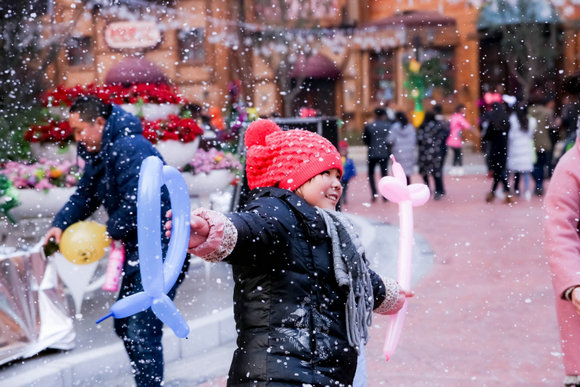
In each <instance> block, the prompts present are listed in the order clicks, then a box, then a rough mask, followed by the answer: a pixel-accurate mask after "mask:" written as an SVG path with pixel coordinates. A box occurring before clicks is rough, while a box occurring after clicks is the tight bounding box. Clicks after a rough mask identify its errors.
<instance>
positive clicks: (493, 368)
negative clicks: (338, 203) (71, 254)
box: [0, 148, 563, 387]
mask: <svg viewBox="0 0 580 387" xmlns="http://www.w3.org/2000/svg"><path fill="white" fill-rule="evenodd" d="M353 156H356V162H357V167H358V172H359V176H358V177H357V178H356V180H355V181H354V182H353V183H352V186H351V189H350V191H349V195H350V197H349V204H348V205H347V206H346V208H345V212H347V213H349V214H355V215H356V216H359V217H362V218H355V219H359V220H360V224H362V225H364V226H365V227H366V228H365V229H364V230H365V231H364V232H363V239H364V240H366V242H367V244H368V243H369V241H370V242H372V243H370V246H369V248H370V249H371V252H370V253H371V254H370V255H371V259H372V260H373V264H374V265H379V271H381V272H383V273H387V274H392V273H394V261H393V259H392V257H393V256H394V255H395V254H394V249H395V245H396V227H395V226H393V225H396V224H398V214H397V207H396V205H395V204H392V203H383V202H382V201H380V200H379V201H377V202H376V203H370V200H369V199H370V194H369V190H368V183H367V182H366V170H365V168H364V158H363V157H364V152H363V150H361V149H360V148H359V149H355V150H353ZM465 170H466V173H467V174H466V176H463V177H457V178H455V177H450V176H446V179H445V182H446V189H447V196H446V197H445V198H444V199H443V200H441V201H430V202H429V203H427V204H426V205H425V206H424V207H421V208H418V209H416V210H415V235H416V237H417V241H418V246H417V247H416V248H415V251H414V252H415V255H414V259H415V262H414V263H415V272H414V290H415V292H416V297H415V298H414V299H412V301H411V303H410V306H409V314H408V317H407V320H406V323H405V327H404V330H403V335H402V337H401V342H400V345H399V348H398V349H397V352H396V353H395V355H394V357H393V359H392V360H390V361H389V362H388V363H387V362H385V361H384V359H383V357H382V354H381V349H382V342H383V339H384V332H385V326H386V319H385V318H381V317H377V318H375V320H374V326H373V328H372V331H371V334H372V339H371V342H370V344H369V345H368V349H367V353H368V359H367V362H368V368H369V372H368V374H369V383H368V385H369V386H381V385H389V386H426V385H429V386H465V385H473V386H524V385H525V386H558V385H562V383H561V381H562V378H563V367H562V365H561V359H560V348H559V345H558V335H557V324H556V318H555V312H554V305H553V294H552V288H551V284H550V275H549V270H548V266H547V263H546V260H545V258H544V256H543V251H542V240H543V233H542V225H541V221H542V211H541V205H542V202H541V199H540V198H536V197H534V198H532V200H531V201H530V202H525V201H520V202H518V203H516V204H513V205H511V206H508V205H505V204H503V203H502V202H500V201H499V200H497V201H496V202H495V203H491V204H487V203H485V202H484V195H485V193H486V192H487V191H488V190H489V187H490V185H491V181H490V180H489V179H487V177H486V176H485V168H484V167H483V163H482V160H481V156H480V155H477V154H471V153H468V154H467V155H466V165H465ZM413 179H414V182H419V178H418V176H414V177H413ZM381 252H384V254H381ZM382 255H384V256H387V257H390V258H388V259H384V260H382V259H381V258H379V257H381V256H382ZM221 270H223V271H221ZM191 274H192V281H191V283H190V285H187V286H189V287H188V288H183V289H182V290H181V292H180V295H179V296H178V300H177V301H178V305H179V306H180V308H185V311H186V313H192V314H191V315H189V316H188V318H193V319H194V323H195V324H196V326H194V327H192V329H193V331H194V332H195V334H194V335H192V336H193V337H192V338H190V340H189V341H188V343H185V344H184V343H183V341H182V342H177V341H175V340H174V339H173V338H172V337H171V335H170V334H168V335H166V336H167V337H166V339H167V340H168V341H167V342H166V345H165V348H166V358H167V361H168V364H167V367H166V368H167V371H166V374H167V378H166V379H167V383H166V385H168V386H171V387H176V386H196V385H199V386H225V380H226V376H225V375H226V374H227V368H228V366H229V361H230V359H231V353H232V351H233V342H232V340H231V339H232V338H233V332H232V331H231V315H230V314H228V313H229V312H228V308H229V306H228V304H227V299H231V288H229V287H228V285H227V280H228V279H229V278H228V272H227V269H223V268H222V269H217V266H216V267H212V269H211V271H210V274H209V277H205V271H204V267H203V266H198V267H196V268H194V269H193V271H192V273H191ZM224 283H225V284H224ZM215 286H218V288H220V289H221V290H220V292H219V295H216V294H215V293H213V292H207V291H206V292H204V291H203V290H204V289H208V288H210V287H215ZM184 289H185V291H184ZM190 294H196V298H195V300H194V299H192V298H188V295H190ZM198 294H199V295H198ZM179 297H181V298H179ZM198 297H201V298H198ZM198 300H200V301H201V303H198ZM94 302H95V303H96V302H97V301H94ZM99 302H102V301H99ZM224 303H226V304H225V305H224ZM105 304H106V303H105ZM87 305H88V304H87ZM97 305H99V304H98V303H96V304H95V308H94V309H97V310H98V313H96V312H94V313H93V314H98V315H101V314H102V313H101V310H99V309H101V308H99V307H97ZM199 305H204V306H205V308H207V309H203V310H204V313H205V314H207V312H208V311H209V312H211V311H212V310H213V309H216V310H222V312H218V313H214V314H211V313H210V314H209V318H208V317H201V318H199V319H197V318H196V317H198V316H196V315H195V313H194V310H196V309H197V310H198V311H199V310H202V308H201V307H199ZM83 312H84V313H88V314H90V313H92V312H90V311H83ZM212 316H213V317H212ZM212 318H213V320H212ZM228 322H229V324H230V325H228ZM91 324H92V323H91ZM218 324H219V325H220V328H219V329H213V328H214V326H216V325H218ZM222 325H224V326H222ZM221 331H225V332H226V334H219V332H221ZM81 337H82V338H83V340H84V341H83V349H84V350H83V351H79V350H74V351H70V352H68V353H60V352H59V353H56V354H48V355H47V354H43V355H41V356H39V357H37V358H35V359H30V360H26V361H22V362H15V363H13V364H11V365H8V366H4V367H2V368H0V384H2V385H11V386H12V385H42V384H44V385H51V386H52V385H63V386H65V385H66V386H69V385H96V384H97V383H101V382H105V383H106V384H107V385H110V386H131V385H132V380H131V377H130V375H129V374H128V371H127V365H126V359H125V358H124V357H123V355H124V354H123V352H122V349H121V348H120V347H119V346H118V345H117V344H118V342H117V341H116V339H115V338H114V337H109V336H108V335H106V334H105V335H95V334H94V331H89V332H88V333H86V334H82V335H81ZM102 337H104V339H102ZM100 340H105V341H106V343H105V344H106V345H104V346H101V345H100V343H99V342H100ZM191 342H193V343H194V345H193V347H195V349H192V345H190V344H191ZM115 345H117V346H115ZM107 351H110V352H107ZM97 353H100V354H101V355H103V356H100V357H98V358H97V357H91V356H94V355H95V354H97ZM108 353H111V355H107V354H108ZM112 354H115V355H114V356H113V355H112ZM115 356H116V357H115ZM107 357H109V358H110V359H107ZM107 360H109V361H108V362H107ZM111 364H113V365H111ZM115 364H116V365H115ZM51 367H52V368H58V367H60V368H61V369H62V371H61V379H59V380H62V379H64V382H59V383H60V384H56V382H54V383H51V380H54V379H48V378H44V379H43V378H40V377H39V375H40V374H41V373H42V372H41V371H40V370H41V369H48V368H51ZM35 375H36V376H35ZM62 375H64V377H63V376H62ZM74 380H76V382H75V381H74ZM18 381H20V382H18Z"/></svg>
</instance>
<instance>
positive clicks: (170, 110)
mask: <svg viewBox="0 0 580 387" xmlns="http://www.w3.org/2000/svg"><path fill="white" fill-rule="evenodd" d="M121 107H122V108H123V110H125V111H126V112H129V113H131V114H134V115H136V116H143V118H144V119H146V120H148V121H156V120H164V119H166V118H167V117H168V116H169V115H170V114H175V115H177V114H179V110H180V109H181V106H180V105H177V104H170V103H164V104H154V103H145V104H142V105H137V104H123V105H121Z"/></svg>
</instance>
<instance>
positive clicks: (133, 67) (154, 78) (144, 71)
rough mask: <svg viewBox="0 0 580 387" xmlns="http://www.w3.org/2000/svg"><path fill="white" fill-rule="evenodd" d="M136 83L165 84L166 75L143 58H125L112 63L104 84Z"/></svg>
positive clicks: (166, 81) (166, 80)
mask: <svg viewBox="0 0 580 387" xmlns="http://www.w3.org/2000/svg"><path fill="white" fill-rule="evenodd" d="M136 83H154V84H167V83H168V79H167V76H166V75H165V74H164V73H163V71H162V70H161V69H160V68H159V67H157V65H155V64H154V63H152V62H150V61H148V60H147V59H145V58H135V57H131V58H127V59H125V60H123V61H121V62H119V63H116V64H114V65H113V66H112V67H111V68H110V69H109V71H108V72H107V75H106V76H105V84H109V85H110V84H121V85H131V84H136Z"/></svg>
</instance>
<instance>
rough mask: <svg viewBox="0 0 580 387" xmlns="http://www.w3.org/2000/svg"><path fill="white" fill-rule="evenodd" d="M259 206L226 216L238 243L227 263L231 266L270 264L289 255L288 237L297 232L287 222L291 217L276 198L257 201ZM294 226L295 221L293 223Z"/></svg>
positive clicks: (292, 215) (288, 211)
mask: <svg viewBox="0 0 580 387" xmlns="http://www.w3.org/2000/svg"><path fill="white" fill-rule="evenodd" d="M259 202H261V203H260V204H259V206H254V207H252V208H248V210H247V211H245V212H242V213H235V214H230V215H228V217H229V219H230V220H231V221H232V223H233V224H234V225H235V227H236V229H237V231H238V240H237V243H236V247H235V248H234V250H233V252H232V253H231V254H230V256H229V257H227V259H226V261H227V262H229V263H231V264H233V265H245V266H255V265H269V264H271V262H272V261H274V260H279V259H280V258H281V257H284V256H286V255H287V253H288V250H289V249H288V247H289V241H288V235H290V233H296V232H297V231H296V230H295V229H294V227H292V225H291V224H290V223H291V222H286V221H284V220H288V219H289V217H292V218H293V217H294V214H292V213H291V211H290V210H289V209H288V208H287V207H286V205H285V204H283V203H281V202H280V201H279V200H278V199H275V198H264V199H261V200H259ZM293 223H294V225H296V224H297V222H293Z"/></svg>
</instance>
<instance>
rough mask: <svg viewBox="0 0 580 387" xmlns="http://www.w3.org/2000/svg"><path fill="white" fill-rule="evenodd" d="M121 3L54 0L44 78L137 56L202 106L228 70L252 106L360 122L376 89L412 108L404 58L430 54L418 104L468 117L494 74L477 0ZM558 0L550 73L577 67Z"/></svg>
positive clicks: (570, 16)
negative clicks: (61, 31)
mask: <svg viewBox="0 0 580 387" xmlns="http://www.w3.org/2000/svg"><path fill="white" fill-rule="evenodd" d="M121 3H122V2H121ZM126 3H127V4H126V5H121V6H115V7H104V6H101V7H93V8H91V9H88V8H86V7H85V8H83V9H81V8H80V7H81V5H80V4H79V3H77V2H76V1H73V0H53V5H52V6H51V12H50V13H51V14H50V15H47V16H46V19H47V21H48V20H52V21H56V22H58V23H60V24H64V25H67V26H70V27H69V28H70V34H69V35H70V36H69V37H68V38H67V40H66V41H65V42H64V44H63V49H62V50H61V53H60V58H59V60H58V61H56V62H55V63H54V64H53V65H52V66H51V67H50V71H49V73H48V77H49V79H50V80H51V82H52V83H53V85H55V86H56V85H58V84H63V83H64V84H65V85H67V86H73V85H76V84H88V83H97V84H104V83H107V82H108V81H110V80H111V79H115V76H116V75H117V77H118V75H119V74H118V72H119V71H121V70H120V69H122V71H126V68H124V67H123V66H124V65H123V63H125V65H127V63H130V62H128V61H129V60H131V59H134V58H142V59H145V60H147V61H149V62H151V63H153V64H154V65H155V66H157V67H158V68H159V70H160V71H161V72H162V73H163V74H164V75H165V76H166V78H167V79H168V81H169V82H170V83H172V84H174V85H176V86H177V87H178V88H179V89H180V91H181V92H182V94H183V95H184V96H185V97H186V98H187V99H188V100H189V101H191V102H195V103H198V104H200V105H202V106H203V105H205V106H216V107H221V108H225V107H226V105H227V104H228V98H229V93H230V91H231V90H230V89H231V82H232V81H237V84H241V88H242V95H243V100H244V102H245V103H246V104H248V105H249V106H253V107H255V108H256V109H257V110H258V112H259V114H260V115H263V116H269V115H272V114H281V115H293V114H296V112H297V111H298V109H299V108H300V107H301V106H309V107H314V108H316V109H318V110H319V111H320V113H321V114H323V115H333V116H338V117H340V118H342V119H343V120H344V121H345V122H346V126H345V127H346V128H347V130H352V131H360V130H361V129H362V126H363V124H364V122H365V121H366V120H368V119H369V118H370V116H371V113H372V111H373V110H374V108H375V107H377V106H379V105H381V104H384V103H386V102H387V101H392V102H393V103H394V105H395V106H396V107H398V108H399V109H403V110H405V111H407V112H410V111H412V110H413V104H412V102H411V99H410V98H409V96H408V91H407V90H406V89H405V87H404V81H405V71H404V66H405V64H406V63H408V61H409V60H410V59H411V58H417V59H419V60H420V61H427V60H429V59H436V60H437V63H438V66H440V73H441V74H442V79H443V80H444V81H445V85H446V86H445V87H433V88H430V90H428V96H427V97H426V98H425V100H424V104H425V105H426V108H428V107H429V105H430V104H431V102H432V101H435V102H436V103H440V104H442V105H443V106H444V109H445V111H446V112H450V111H452V110H453V109H454V107H455V106H456V105H457V104H458V103H463V104H465V105H466V106H467V111H468V114H469V117H468V118H469V120H470V121H471V122H473V123H475V122H476V120H477V116H478V107H477V103H478V100H479V99H480V96H481V94H482V87H483V83H485V82H491V81H493V82H497V80H498V79H501V75H498V76H496V77H495V78H493V77H491V78H490V77H488V78H486V79H484V78H485V77H484V76H482V67H485V68H486V69H487V68H493V66H495V65H490V64H489V63H488V59H489V58H491V55H487V54H486V61H485V62H484V64H483V66H482V60H481V49H482V41H484V40H485V39H484V38H482V31H481V30H480V31H478V18H479V16H480V12H481V10H482V9H483V5H482V4H481V2H478V1H467V0H465V1H462V0H369V1H357V0H311V1H294V0H289V1H280V2H277V3H274V2H272V1H265V0H246V1H236V2H232V1H227V0H172V1H146V0H139V1H136V0H132V1H129V0H128V1H127V2H126ZM81 4H82V3H81ZM558 5H559V6H558V7H557V9H558V12H559V14H560V15H561V17H562V20H561V23H560V24H559V30H558V34H559V39H560V44H559V46H558V47H559V50H560V53H559V55H560V56H559V62H558V63H559V66H560V67H561V71H560V72H559V73H558V76H559V77H564V76H565V75H568V74H571V73H573V72H575V71H576V70H578V62H577V60H576V58H577V56H578V54H579V53H580V47H579V43H580V42H579V38H580V37H579V36H578V35H577V27H576V23H575V20H576V19H577V18H578V16H579V15H580V13H579V12H580V10H579V9H578V7H577V6H576V5H574V4H572V3H569V2H568V1H567V0H563V1H559V2H558ZM47 31H48V32H47V34H49V33H50V29H47ZM482 39H483V40H482ZM490 42H491V43H490ZM493 44H494V43H493V41H490V40H489V39H488V40H487V41H485V44H484V46H485V49H486V50H487V51H486V53H488V54H489V53H490V52H491V53H493V52H494V45H493ZM495 51H496V52H497V50H495ZM492 59H493V58H492ZM492 59H489V60H492ZM495 61H496V62H497V61H501V59H498V58H496V59H495ZM125 67H126V66H125ZM496 67H497V66H496ZM139 71H141V70H140V69H139V68H137V69H135V73H136V76H137V75H139ZM491 72H493V71H491ZM495 72H497V71H495ZM485 73H486V74H487V71H485ZM123 74H124V73H123ZM498 74H499V73H498ZM496 75H497V74H496ZM503 76H504V77H505V73H504V74H503ZM137 78H138V77H137ZM556 83H557V81H556Z"/></svg>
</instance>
